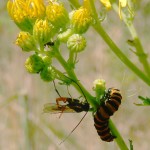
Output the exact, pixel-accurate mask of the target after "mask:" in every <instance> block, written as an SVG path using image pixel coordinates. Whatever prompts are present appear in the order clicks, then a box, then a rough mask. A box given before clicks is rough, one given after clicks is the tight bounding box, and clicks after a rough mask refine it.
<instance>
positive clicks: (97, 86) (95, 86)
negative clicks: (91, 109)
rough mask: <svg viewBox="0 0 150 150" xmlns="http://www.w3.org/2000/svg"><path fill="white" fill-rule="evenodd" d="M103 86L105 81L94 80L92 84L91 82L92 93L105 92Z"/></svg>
mask: <svg viewBox="0 0 150 150" xmlns="http://www.w3.org/2000/svg"><path fill="white" fill-rule="evenodd" d="M105 84H106V82H105V80H103V79H96V80H94V82H93V90H94V91H97V90H98V91H99V90H101V91H105V88H106V87H105Z"/></svg>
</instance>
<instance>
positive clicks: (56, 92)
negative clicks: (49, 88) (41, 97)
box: [53, 80, 61, 97]
mask: <svg viewBox="0 0 150 150" xmlns="http://www.w3.org/2000/svg"><path fill="white" fill-rule="evenodd" d="M53 84H54V88H55V91H56V93H57V94H58V95H59V97H61V95H60V93H59V92H58V90H57V88H56V84H55V81H54V80H53Z"/></svg>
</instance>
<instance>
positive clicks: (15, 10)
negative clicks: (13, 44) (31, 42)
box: [7, 0, 45, 32]
mask: <svg viewBox="0 0 150 150" xmlns="http://www.w3.org/2000/svg"><path fill="white" fill-rule="evenodd" d="M7 10H8V13H9V15H10V16H11V18H12V19H13V20H14V22H15V23H16V25H17V26H18V27H19V28H20V29H21V30H23V31H28V32H31V31H32V27H33V23H34V22H35V20H36V19H38V18H42V17H44V15H45V6H44V2H43V0H13V1H12V0H9V1H8V3H7Z"/></svg>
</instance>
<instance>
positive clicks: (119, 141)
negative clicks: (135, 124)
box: [109, 119, 129, 150]
mask: <svg viewBox="0 0 150 150" xmlns="http://www.w3.org/2000/svg"><path fill="white" fill-rule="evenodd" d="M109 127H110V129H111V132H112V134H113V135H115V136H116V137H117V138H116V139H115V141H116V142H117V144H118V146H119V147H120V149H121V150H129V149H128V147H127V145H126V144H125V142H124V140H123V138H122V136H121V135H120V133H119V131H118V130H117V128H116V127H115V125H114V123H113V122H112V120H111V119H109Z"/></svg>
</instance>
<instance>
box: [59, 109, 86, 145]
mask: <svg viewBox="0 0 150 150" xmlns="http://www.w3.org/2000/svg"><path fill="white" fill-rule="evenodd" d="M87 113H88V111H87V112H86V113H85V114H84V116H83V117H82V118H81V120H80V121H79V122H78V124H77V125H76V126H75V127H74V128H73V129H72V131H71V132H70V133H69V134H68V135H67V136H66V137H65V138H64V139H63V140H62V141H61V142H60V143H59V145H61V144H62V143H64V142H65V141H66V140H67V139H68V138H69V136H70V135H71V134H72V133H73V132H74V130H75V129H76V128H77V127H78V126H79V124H80V123H81V122H82V120H83V119H84V118H85V116H86V115H87Z"/></svg>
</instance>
